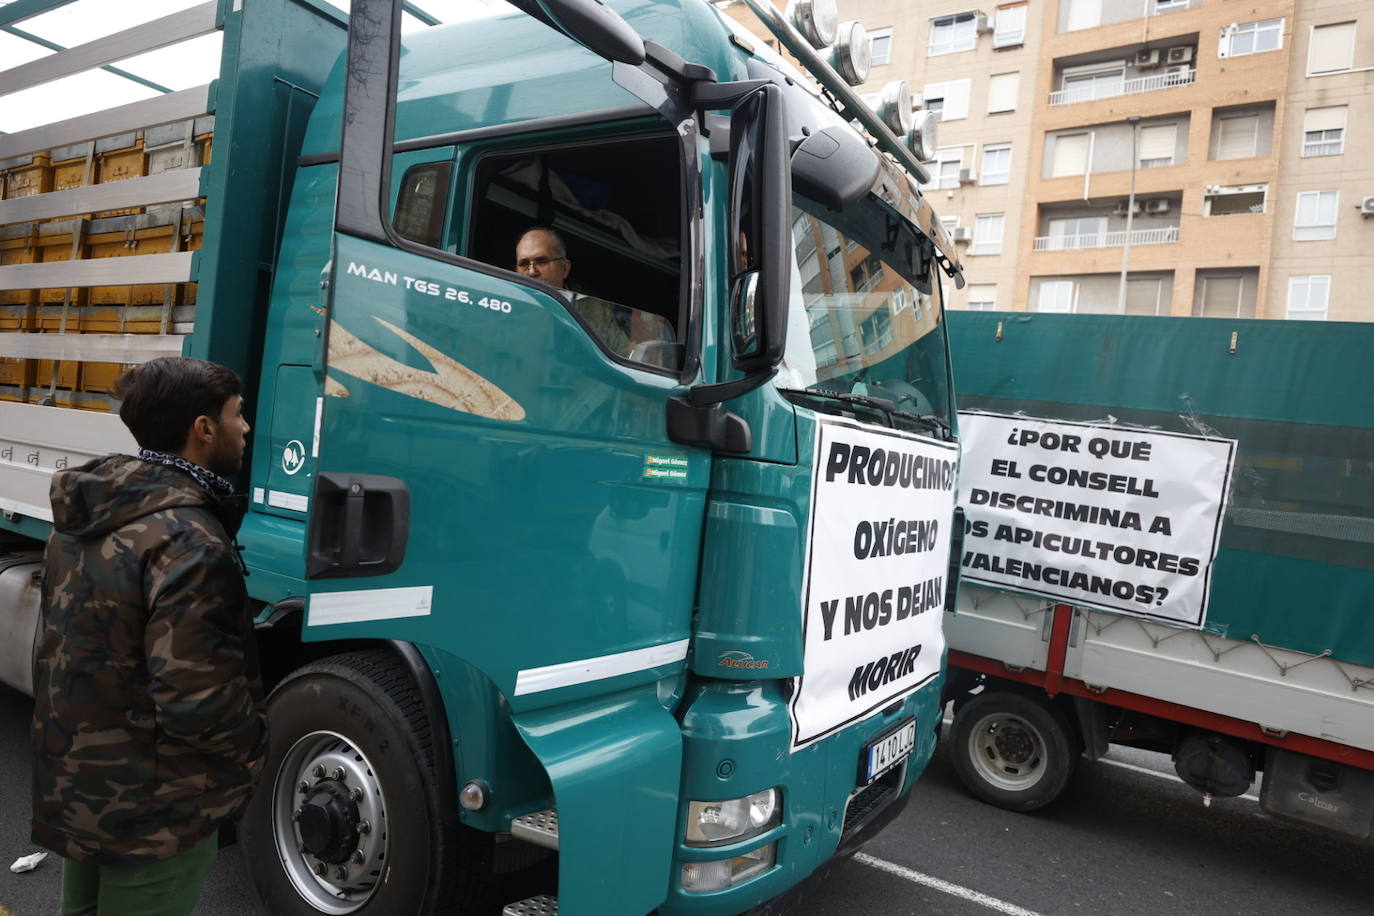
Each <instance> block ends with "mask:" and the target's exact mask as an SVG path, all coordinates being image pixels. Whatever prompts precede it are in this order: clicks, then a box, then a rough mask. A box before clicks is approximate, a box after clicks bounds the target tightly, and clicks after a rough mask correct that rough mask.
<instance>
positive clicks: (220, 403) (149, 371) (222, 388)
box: [115, 356, 243, 452]
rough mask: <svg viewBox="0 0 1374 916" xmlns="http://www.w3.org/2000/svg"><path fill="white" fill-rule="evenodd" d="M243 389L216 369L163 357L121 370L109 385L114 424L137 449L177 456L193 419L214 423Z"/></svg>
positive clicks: (195, 361)
mask: <svg viewBox="0 0 1374 916" xmlns="http://www.w3.org/2000/svg"><path fill="white" fill-rule="evenodd" d="M242 392H243V386H242V385H241V384H240V382H239V377H238V376H237V375H235V374H234V373H233V371H232V370H230V369H226V368H225V367H224V366H221V365H219V364H218V363H212V362H207V361H206V360H203V359H187V358H186V357H182V356H163V357H159V358H158V359H154V360H150V361H149V362H146V363H144V364H143V365H141V366H134V367H133V368H132V369H129V370H127V371H126V372H125V373H124V374H123V375H121V376H120V377H119V380H118V381H117V382H115V393H116V395H117V396H118V397H119V398H120V400H121V402H122V403H120V405H119V419H121V420H123V421H124V425H125V426H127V427H129V432H131V433H133V434H134V439H135V440H137V441H138V444H139V445H140V446H141V447H143V448H150V449H153V450H154V451H158V452H179V451H181V450H182V449H183V448H184V447H185V446H186V439H187V437H188V436H189V435H190V432H191V424H193V423H195V421H196V417H199V416H207V417H212V418H214V419H219V414H220V411H221V410H223V409H224V403H225V402H226V401H228V400H229V399H230V398H232V397H233V396H234V395H236V394H242Z"/></svg>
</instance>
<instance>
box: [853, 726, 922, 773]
mask: <svg viewBox="0 0 1374 916" xmlns="http://www.w3.org/2000/svg"><path fill="white" fill-rule="evenodd" d="M915 747H916V720H915V719H907V720H906V721H905V722H898V723H897V724H896V725H895V726H893V727H892V728H891V729H889V730H888V731H887V732H885V733H884V734H881V735H879V736H878V737H876V738H874V739H873V740H872V741H870V742H868V743H867V744H865V745H864V749H863V755H862V756H861V757H860V758H859V759H860V760H861V761H862V762H863V782H864V784H865V785H866V784H868V783H870V782H872V781H873V780H875V779H877V778H878V777H879V776H881V775H883V774H884V773H886V772H887V771H888V770H890V769H892V768H893V767H895V766H896V765H897V764H899V763H901V762H902V761H903V760H905V759H906V758H907V757H909V756H910V755H911V751H912V749H913V748H915Z"/></svg>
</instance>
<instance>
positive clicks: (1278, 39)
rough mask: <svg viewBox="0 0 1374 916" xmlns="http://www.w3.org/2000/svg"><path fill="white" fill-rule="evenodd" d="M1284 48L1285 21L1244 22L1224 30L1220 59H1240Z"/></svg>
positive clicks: (1219, 53) (1219, 52) (1219, 50)
mask: <svg viewBox="0 0 1374 916" xmlns="http://www.w3.org/2000/svg"><path fill="white" fill-rule="evenodd" d="M1282 47H1283V20H1282V19H1262V20H1260V21H1259V22H1242V23H1241V24H1240V25H1238V26H1235V27H1234V28H1231V27H1228V28H1226V29H1223V30H1222V33H1221V47H1220V48H1218V49H1217V56H1218V57H1240V56H1241V55H1243V54H1258V53H1259V52H1261V51H1277V50H1278V49H1279V48H1282Z"/></svg>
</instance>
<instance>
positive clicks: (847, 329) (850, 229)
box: [777, 196, 950, 425]
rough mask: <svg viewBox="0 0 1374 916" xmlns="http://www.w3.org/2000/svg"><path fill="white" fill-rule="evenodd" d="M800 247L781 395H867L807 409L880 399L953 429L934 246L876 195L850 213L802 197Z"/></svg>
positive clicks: (796, 205) (796, 229)
mask: <svg viewBox="0 0 1374 916" xmlns="http://www.w3.org/2000/svg"><path fill="white" fill-rule="evenodd" d="M792 241H793V245H794V246H795V251H796V256H795V258H794V261H793V264H794V267H793V271H792V292H791V297H790V303H789V309H790V311H789V314H788V325H787V338H788V339H787V352H786V356H785V358H784V360H783V364H782V368H781V370H780V371H779V373H778V376H777V385H778V387H779V388H782V389H810V390H812V391H816V392H818V393H823V394H827V395H829V394H848V395H862V396H865V397H864V398H852V399H849V398H847V399H845V400H843V401H841V400H838V399H834V398H831V399H828V403H827V402H823V401H821V400H814V401H813V400H808V402H807V406H808V407H815V408H816V409H819V410H829V411H834V410H840V409H843V410H846V411H848V410H851V409H852V407H853V405H854V404H856V403H861V402H862V401H863V400H867V399H874V398H876V399H882V400H883V401H890V402H891V404H892V405H893V406H894V407H895V409H896V410H898V411H901V412H903V413H907V414H915V415H918V416H921V417H931V418H934V419H936V420H938V421H940V422H941V423H942V424H944V425H948V424H949V422H950V397H949V373H948V371H947V368H946V352H947V351H946V347H945V324H944V314H943V308H942V303H941V301H940V286H939V282H938V280H937V279H936V278H935V277H934V268H933V266H932V262H931V260H930V247H929V243H928V242H927V241H926V240H925V239H924V238H923V237H922V236H921V235H920V233H918V232H917V231H916V229H915V228H914V227H913V226H912V225H911V224H910V223H909V222H907V221H906V220H905V219H903V218H902V217H900V216H899V215H898V214H897V213H896V212H895V211H893V210H892V209H890V208H889V207H887V206H886V205H885V204H882V203H880V202H879V201H878V200H877V199H876V198H874V197H872V196H870V197H869V198H868V199H867V200H866V201H863V202H861V203H859V204H856V205H854V206H852V207H849V208H847V209H846V210H845V211H843V212H837V211H834V210H829V209H826V208H825V207H822V206H821V205H819V204H816V203H813V202H812V201H809V200H807V199H805V198H803V197H799V196H798V197H794V199H793V206H792Z"/></svg>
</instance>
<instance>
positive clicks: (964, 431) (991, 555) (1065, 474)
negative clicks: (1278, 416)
mask: <svg viewBox="0 0 1374 916" xmlns="http://www.w3.org/2000/svg"><path fill="white" fill-rule="evenodd" d="M959 432H960V440H961V442H962V444H963V460H962V464H961V466H960V475H959V505H961V506H963V507H964V512H965V513H967V527H966V529H965V530H966V536H965V539H964V555H963V558H962V569H963V578H964V580H965V581H969V582H977V583H979V584H982V585H990V586H995V587H999V588H1007V589H1012V590H1014V591H1022V592H1030V593H1032V594H1036V595H1044V596H1045V597H1048V598H1053V599H1055V600H1060V601H1065V602H1068V603H1071V604H1079V605H1084V606H1087V607H1095V608H1101V609H1103V610H1108V611H1114V612H1116V613H1120V614H1131V615H1135V616H1138V617H1150V618H1155V619H1160V620H1167V621H1170V622H1173V623H1180V624H1186V625H1190V626H1195V627H1200V626H1202V625H1203V623H1204V622H1206V620H1207V594H1208V589H1209V587H1210V584H1211V573H1212V561H1213V560H1214V559H1215V558H1216V553H1217V542H1218V540H1219V538H1220V537H1221V518H1222V513H1223V511H1224V510H1225V508H1226V495H1227V492H1228V491H1229V489H1230V483H1231V469H1232V465H1233V463H1234V461H1235V452H1236V443H1235V440H1234V439H1214V438H1209V437H1205V436H1189V435H1184V434H1181V433H1169V432H1160V431H1159V430H1147V429H1130V428H1125V427H1120V426H1114V425H1111V424H1092V423H1070V422H1064V421H1058V420H1040V419H1036V418H1033V417H1013V416H1006V415H1003V414H993V413H981V412H967V413H965V412H961V413H960V414H959Z"/></svg>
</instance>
